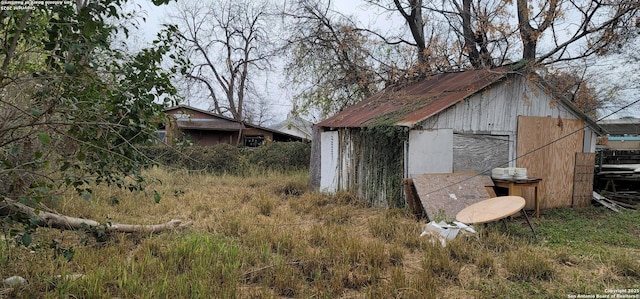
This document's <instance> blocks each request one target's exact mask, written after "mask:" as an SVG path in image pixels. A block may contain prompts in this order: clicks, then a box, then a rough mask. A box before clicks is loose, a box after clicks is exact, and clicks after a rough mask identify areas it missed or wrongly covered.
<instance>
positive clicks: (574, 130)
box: [516, 116, 584, 209]
mask: <svg viewBox="0 0 640 299" xmlns="http://www.w3.org/2000/svg"><path fill="white" fill-rule="evenodd" d="M583 128H584V121H582V120H575V119H559V118H551V117H533V116H519V117H518V137H517V140H518V141H517V153H516V154H517V157H518V158H517V160H516V165H517V166H518V167H525V168H527V175H528V176H529V177H539V178H542V182H540V200H541V201H540V207H541V208H554V207H570V206H571V204H572V195H573V187H572V186H573V181H574V180H573V179H574V171H575V155H576V153H579V152H582V145H583V139H584V130H583ZM525 191H526V193H524V197H525V199H527V208H529V209H531V208H533V193H532V191H531V190H525Z"/></svg>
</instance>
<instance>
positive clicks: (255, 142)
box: [244, 136, 264, 147]
mask: <svg viewBox="0 0 640 299" xmlns="http://www.w3.org/2000/svg"><path fill="white" fill-rule="evenodd" d="M262 142H264V136H245V137H244V146H246V147H258V146H260V145H261V144H262Z"/></svg>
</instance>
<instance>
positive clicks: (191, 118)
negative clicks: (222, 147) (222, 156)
mask: <svg viewBox="0 0 640 299" xmlns="http://www.w3.org/2000/svg"><path fill="white" fill-rule="evenodd" d="M165 113H166V114H167V116H168V119H167V122H166V126H165V128H164V130H160V131H159V132H158V136H159V137H160V138H161V139H163V141H164V142H166V143H167V144H173V143H174V142H176V141H182V140H189V141H191V142H193V144H196V145H201V146H214V145H216V144H220V143H227V144H231V145H243V146H247V147H256V146H259V145H261V144H263V143H265V142H267V141H276V142H283V141H284V142H288V141H302V140H303V139H302V138H300V137H298V136H295V135H292V134H288V133H284V132H280V131H278V130H274V129H269V128H265V127H261V126H258V125H253V124H249V123H245V122H242V121H238V120H234V119H232V118H229V117H225V116H222V115H218V114H215V113H212V112H208V111H205V110H201V109H198V108H194V107H190V106H186V105H179V106H174V107H170V108H167V109H165Z"/></svg>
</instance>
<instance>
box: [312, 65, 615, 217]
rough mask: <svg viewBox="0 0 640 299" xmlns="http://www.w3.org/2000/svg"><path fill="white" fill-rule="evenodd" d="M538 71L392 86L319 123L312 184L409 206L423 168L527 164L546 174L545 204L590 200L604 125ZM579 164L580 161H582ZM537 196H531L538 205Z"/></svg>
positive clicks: (532, 172)
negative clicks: (409, 187)
mask: <svg viewBox="0 0 640 299" xmlns="http://www.w3.org/2000/svg"><path fill="white" fill-rule="evenodd" d="M551 90H552V89H551V87H550V86H549V85H548V84H545V83H544V81H542V79H541V78H540V77H539V76H537V75H535V74H533V73H530V72H524V71H522V72H521V70H517V69H515V68H512V67H503V68H495V69H491V70H470V71H465V72H458V73H442V74H437V75H433V76H430V77H427V78H425V79H423V80H421V81H419V82H415V83H411V84H406V85H404V86H397V87H390V88H386V89H384V90H382V91H380V92H378V93H376V94H375V95H373V96H371V97H370V98H368V99H365V100H363V101H362V102H359V103H357V104H355V105H353V106H350V107H348V108H346V109H345V110H343V111H342V112H340V113H338V114H336V115H334V116H332V117H330V118H328V119H326V120H324V121H322V122H320V123H318V124H316V126H315V127H314V137H313V143H312V165H311V185H312V186H314V187H316V188H319V189H320V190H321V191H325V192H335V191H338V190H349V191H351V192H354V193H355V194H356V195H357V196H358V197H360V198H364V199H366V200H368V201H369V202H370V203H372V204H375V205H381V206H391V205H403V204H404V199H403V190H402V179H403V178H411V177H412V176H413V175H416V174H427V173H452V172H475V173H480V174H490V173H491V170H492V169H493V168H496V167H524V168H527V171H528V176H529V177H538V178H542V182H541V183H540V199H541V207H542V208H552V207H560V206H577V205H578V204H576V203H574V198H576V196H581V197H580V198H581V205H585V202H586V205H589V204H590V202H591V200H590V199H591V191H592V189H591V188H592V183H593V172H591V176H590V177H588V176H586V177H585V176H583V175H576V173H577V171H576V169H582V168H584V167H582V165H581V164H584V163H585V162H581V161H585V159H586V161H587V162H586V164H588V165H587V167H586V168H589V167H590V168H591V169H593V165H594V159H595V158H594V157H595V154H594V152H595V146H596V137H597V136H598V135H600V134H602V133H603V132H604V131H603V130H602V128H601V127H599V126H598V125H597V124H596V123H595V122H594V121H593V120H592V119H590V118H589V117H588V116H587V115H585V114H584V113H582V112H581V111H580V110H579V109H578V108H576V107H575V105H573V104H572V103H571V102H570V101H568V100H567V99H565V98H564V97H561V96H559V95H556V94H554V93H553V92H552V91H551ZM576 161H579V162H578V163H576ZM531 197H533V196H531V195H528V196H525V198H526V199H527V207H528V208H532V207H533V199H532V198H531Z"/></svg>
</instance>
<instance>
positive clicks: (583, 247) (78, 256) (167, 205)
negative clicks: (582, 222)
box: [0, 169, 640, 298]
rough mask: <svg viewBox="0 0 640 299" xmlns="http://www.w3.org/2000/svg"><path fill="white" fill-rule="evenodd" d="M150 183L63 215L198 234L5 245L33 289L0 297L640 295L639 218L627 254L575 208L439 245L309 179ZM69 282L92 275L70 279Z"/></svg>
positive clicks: (178, 177) (5, 262) (6, 264)
mask: <svg viewBox="0 0 640 299" xmlns="http://www.w3.org/2000/svg"><path fill="white" fill-rule="evenodd" d="M147 174H148V175H150V176H152V177H155V178H157V179H158V180H160V181H161V182H162V184H160V183H153V184H152V185H150V186H149V189H148V190H149V192H148V194H146V195H145V194H141V193H138V194H131V193H128V192H125V191H121V190H115V189H111V188H107V187H103V186H100V187H98V188H96V189H95V191H94V197H93V198H92V199H91V200H90V201H85V200H83V199H81V198H80V197H77V196H75V195H69V196H68V197H67V198H64V199H63V200H61V201H60V202H59V203H58V205H57V209H58V211H60V212H62V213H65V214H69V215H73V216H78V217H87V218H93V219H96V220H100V221H103V222H108V221H111V222H121V223H136V224H154V223H160V222H166V221H169V220H171V219H182V220H191V221H193V226H192V227H191V228H189V229H186V230H182V231H171V232H165V233H161V234H158V235H114V236H111V237H110V238H109V239H108V240H107V241H105V242H98V241H96V240H94V239H92V238H90V237H87V236H85V235H84V234H82V233H80V232H75V233H74V232H59V231H52V230H46V229H41V230H38V233H37V238H36V240H37V241H39V242H37V243H36V244H39V245H37V246H40V248H33V249H36V250H35V253H31V252H30V251H29V250H28V249H26V248H23V247H15V246H13V245H12V243H11V242H8V241H7V242H3V243H2V245H0V275H2V277H1V278H6V277H8V276H11V275H20V276H23V277H25V278H27V279H28V280H29V284H28V285H27V286H26V287H24V288H18V289H10V288H4V289H0V298H2V297H3V296H4V297H39V298H59V297H63V298H212V297H216V298H282V297H294V298H310V297H321V298H337V297H344V298H520V297H529V298H567V296H568V295H571V294H594V295H595V294H604V291H605V289H632V288H637V287H638V286H639V285H638V282H637V279H638V277H639V274H638V271H639V270H640V266H639V262H638V261H639V259H640V251H639V250H638V246H637V243H634V242H633V238H637V237H638V235H637V234H638V232H639V231H640V229H639V228H638V227H639V225H640V224H638V221H637V220H638V219H640V217H638V216H637V212H630V214H629V215H626V214H625V216H624V217H626V218H624V219H627V220H628V223H636V224H635V225H636V226H635V227H631V228H630V230H629V232H628V233H630V234H632V236H631V238H625V237H624V236H622V237H620V236H619V237H616V238H618V239H619V240H623V241H624V240H626V241H624V242H626V243H622V244H621V245H619V246H616V245H611V244H608V242H607V240H608V239H609V238H614V237H613V236H611V237H607V236H606V233H607V232H606V231H605V232H593V234H594V235H593V240H590V239H588V238H586V241H584V242H582V241H580V242H577V241H576V240H577V238H576V237H566V236H565V235H566V232H564V230H570V229H571V228H570V227H563V226H562V223H564V221H565V220H566V219H567V216H566V214H562V213H578V212H571V211H568V212H561V213H560V214H557V215H553V214H552V215H548V216H546V218H545V217H543V218H542V219H539V220H536V223H535V224H534V225H536V228H537V229H538V233H539V236H538V240H537V241H536V240H534V239H533V238H531V234H530V231H528V227H526V224H523V223H520V222H519V221H518V219H516V220H515V221H513V222H511V223H510V224H509V226H508V227H507V229H504V228H503V227H502V225H490V226H488V227H480V228H479V229H480V232H479V234H477V235H476V236H472V237H458V238H457V239H456V240H454V241H452V242H449V243H448V246H447V247H445V248H443V247H441V246H440V245H439V244H435V245H434V244H432V243H431V242H430V241H429V240H428V239H426V238H424V237H423V238H420V237H419V234H420V232H421V231H422V227H423V226H424V222H416V221H415V220H414V219H413V218H412V216H411V215H409V214H408V213H407V212H406V211H405V210H387V209H379V208H371V207H365V206H363V205H362V204H361V203H359V202H358V201H357V200H356V199H354V198H353V197H352V196H350V195H349V194H346V193H340V194H337V195H335V196H328V195H323V194H320V193H317V192H312V191H310V190H308V188H307V181H308V177H307V175H306V174H305V173H297V174H288V175H285V174H278V173H273V174H270V175H264V176H247V177H233V176H211V175H206V174H190V173H187V172H167V171H165V170H163V169H151V170H148V171H147ZM153 189H155V190H157V191H158V192H159V193H160V195H161V196H162V200H161V201H160V203H158V204H156V203H155V202H154V200H153V193H152V191H151V190H153ZM571 215H574V214H571ZM578 215H580V214H578ZM594 215H596V213H595V212H594V213H592V214H587V215H585V216H584V217H585V218H587V220H586V221H587V222H588V221H589V220H588V218H589V217H595V216H594ZM602 215H609V216H607V217H608V219H609V220H610V221H619V220H617V218H616V217H617V216H616V214H611V213H608V212H607V211H606V210H605V211H603V210H598V212H597V217H598V219H602ZM576 218H579V217H576ZM627 220H625V221H627ZM628 223H627V222H625V223H624V225H627V226H629V224H628ZM576 225H577V224H576ZM631 226H633V224H631ZM633 234H635V235H633ZM618 239H616V240H618ZM54 240H55V241H54ZM70 251H73V259H72V260H71V261H66V259H65V258H64V257H63V253H65V252H67V253H69V252H70ZM71 274H82V275H83V276H82V277H81V278H77V279H64V277H65V276H66V275H71ZM58 275H61V276H58ZM61 277H62V278H61Z"/></svg>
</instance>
